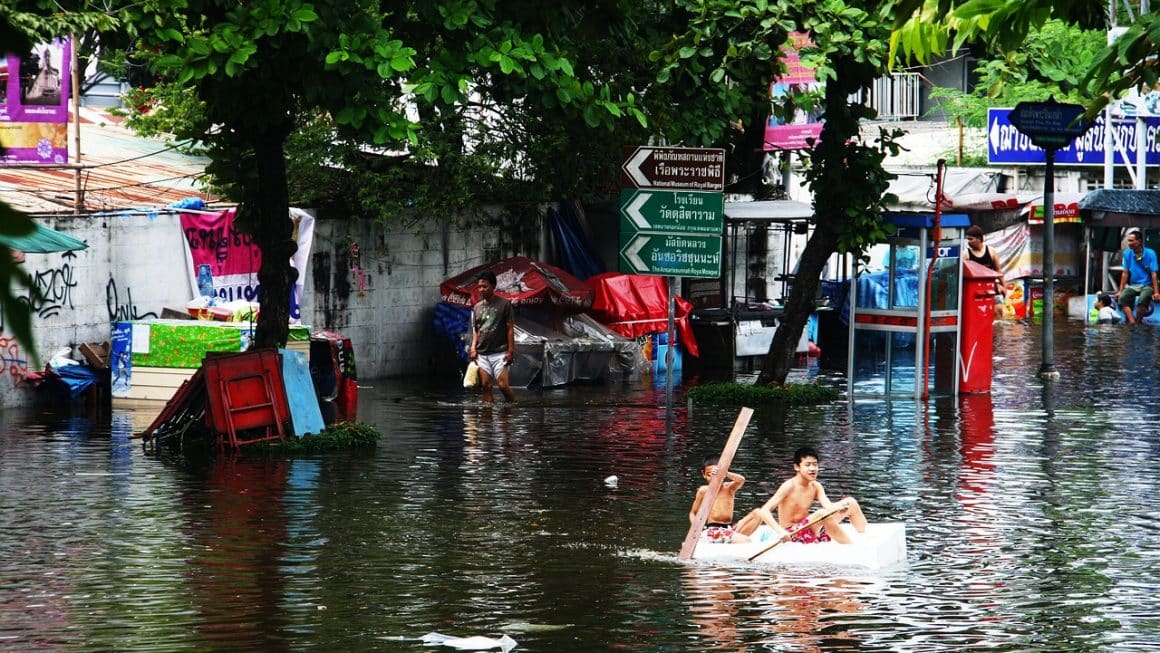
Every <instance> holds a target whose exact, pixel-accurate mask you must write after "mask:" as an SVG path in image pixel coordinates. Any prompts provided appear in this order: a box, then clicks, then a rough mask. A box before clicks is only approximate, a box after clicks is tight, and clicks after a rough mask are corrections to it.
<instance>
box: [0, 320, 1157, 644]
mask: <svg viewBox="0 0 1160 653" xmlns="http://www.w3.org/2000/svg"><path fill="white" fill-rule="evenodd" d="M1058 326H1059V331H1058V334H1057V337H1056V364H1057V367H1058V368H1059V370H1060V372H1061V374H1062V381H1061V382H1060V383H1059V384H1058V385H1056V386H1054V387H1052V388H1050V389H1046V390H1045V389H1044V388H1043V387H1042V385H1041V384H1040V383H1039V382H1038V381H1036V379H1035V372H1036V370H1038V367H1039V356H1040V344H1039V343H1040V341H1039V334H1040V327H1039V326H1037V325H1022V324H1018V323H1004V324H1001V325H999V326H998V327H997V341H996V348H995V349H996V352H997V359H996V379H995V387H994V392H993V394H992V395H991V396H989V397H988V396H975V397H969V398H964V399H963V400H962V401H961V402H957V401H953V400H939V401H936V402H933V403H931V404H930V405H921V404H920V405H916V404H914V403H912V402H906V401H903V402H898V401H895V402H891V403H888V402H872V401H865V402H858V403H857V404H855V405H853V406H850V405H848V404H847V403H846V402H842V403H838V404H835V405H831V406H823V407H814V408H807V409H798V410H794V411H793V412H792V413H791V414H789V415H786V414H782V413H779V412H777V411H773V410H769V409H760V410H758V411H757V414H756V415H755V417H754V420H753V423H752V424H751V426H750V429H749V431H748V433H747V436H746V438H745V440H744V441H743V443H742V446H741V449H740V451H739V452H738V455H737V458H736V460H735V462H734V469H735V470H737V471H740V472H742V473H743V474H745V475H746V476H747V477H748V478H749V479H750V483H749V484H748V485H747V486H746V489H745V490H744V491H743V493H742V494H743V496H742V497H741V499H740V503H741V504H743V505H745V506H746V507H748V506H749V505H751V504H755V503H757V502H758V501H760V500H762V499H764V498H765V496H767V495H768V493H770V492H772V490H773V488H774V487H775V486H776V484H777V483H778V482H779V481H780V480H781V479H783V478H784V477H785V476H786V475H788V474H789V473H790V472H791V462H790V456H791V453H792V451H793V449H794V448H795V447H797V446H798V445H800V444H803V443H812V444H814V445H816V446H817V447H818V448H819V449H820V450H821V451H822V456H823V461H822V463H823V470H822V475H823V476H822V480H823V482H825V483H826V485H827V489H828V490H829V493H830V494H831V496H834V495H841V494H853V495H855V496H857V497H858V498H859V499H860V500H861V502H862V504H863V506H864V508H865V510H866V512H867V513H868V515H869V516H870V518H871V519H872V520H873V519H877V520H882V521H887V520H889V521H905V522H906V523H907V525H908V529H909V530H908V533H909V539H908V544H909V550H910V556H909V563H908V565H907V566H905V567H902V568H896V569H889V570H885V571H879V572H869V571H850V570H845V571H843V570H838V569H785V568H769V567H761V566H745V567H732V568H730V567H721V566H713V565H707V564H682V563H679V562H677V561H676V559H675V552H676V550H677V549H678V548H679V545H680V542H681V539H682V537H683V535H684V532H685V529H686V528H687V517H686V515H687V511H688V506H689V503H690V501H691V499H692V495H693V491H694V489H695V487H696V485H697V484H698V482H699V478H698V476H697V474H696V467H697V465H698V464H699V461H700V459H701V458H702V456H703V455H704V454H705V453H706V452H716V451H719V450H720V448H721V446H722V444H723V443H724V440H725V438H726V437H727V435H728V432H729V429H730V428H731V426H732V424H733V420H734V418H735V417H736V410H735V409H732V408H730V409H712V408H703V407H695V408H694V410H693V412H692V413H691V414H690V413H689V411H688V410H687V408H686V406H685V405H684V403H683V402H682V401H678V402H677V410H676V411H675V414H674V415H673V417H672V420H671V423H666V416H665V410H664V403H665V400H664V393H663V389H662V388H661V387H660V386H656V387H654V386H653V385H652V384H651V383H649V382H644V383H641V384H634V385H623V384H613V385H605V386H587V387H584V386H581V387H575V388H569V389H564V390H559V391H550V392H545V393H543V394H540V395H535V394H528V393H525V394H524V395H522V400H523V403H521V404H520V405H518V406H516V407H511V408H507V407H502V406H500V407H496V408H494V409H491V410H487V409H484V408H482V407H481V406H480V405H479V404H477V403H476V402H475V401H474V399H473V398H469V397H467V396H466V395H465V394H464V391H463V390H461V389H459V388H458V387H457V385H458V384H457V379H447V380H446V383H444V384H442V385H441V386H439V387H432V386H422V385H421V384H420V385H417V384H416V382H414V381H401V380H397V381H364V382H363V383H364V386H367V387H364V388H362V390H361V395H360V409H361V411H362V413H361V415H360V417H361V418H362V419H363V420H364V421H368V422H371V423H374V424H376V425H377V426H378V427H379V428H380V429H381V430H382V431H383V432H384V433H385V436H386V437H385V439H384V442H383V443H382V445H381V446H380V447H379V448H378V450H376V451H375V452H374V453H371V454H369V455H368V454H337V455H326V456H320V457H315V458H308V459H298V460H293V461H245V460H228V459H226V460H218V461H216V462H211V463H191V462H182V461H171V460H165V459H159V458H156V457H150V456H146V455H144V454H143V453H142V450H141V448H140V446H139V443H138V442H137V441H131V440H130V439H129V436H130V433H131V432H132V431H133V430H135V429H139V428H140V426H141V424H140V422H141V416H134V415H133V414H132V413H129V412H125V411H115V412H114V413H113V416H112V419H111V423H110V420H108V419H107V418H106V419H104V420H101V419H96V420H90V419H89V418H87V417H84V416H76V415H67V414H50V413H42V412H32V411H15V412H14V411H8V412H5V413H2V414H0V649H2V650H78V651H79V650H85V651H106V650H117V651H167V652H168V651H207V650H262V651H280V650H286V651H291V650H294V651H297V650H320V651H419V650H433V651H438V650H447V651H450V650H453V649H450V648H433V649H428V648H426V647H425V646H424V645H423V644H422V642H420V641H419V638H420V637H422V636H423V635H424V634H426V633H428V632H431V631H437V632H441V633H445V634H449V635H457V636H470V635H488V636H492V637H499V636H500V635H501V634H507V635H510V636H511V637H513V638H514V639H515V640H516V641H517V642H518V643H519V648H518V649H517V650H522V651H605V650H625V651H711V650H722V651H738V650H766V651H794V652H797V651H842V650H849V651H853V650H858V651H868V650H888V651H946V650H978V649H987V650H1000V651H1030V650H1039V651H1097V650H1099V651H1145V650H1155V646H1156V645H1155V642H1157V641H1160V618H1158V617H1157V616H1156V612H1157V611H1156V601H1155V598H1154V597H1155V591H1156V588H1157V587H1158V586H1160V571H1158V569H1160V565H1157V562H1160V559H1158V558H1160V531H1158V529H1157V528H1156V525H1155V521H1154V515H1155V514H1156V513H1157V512H1158V511H1160V498H1158V497H1160V493H1158V491H1157V479H1158V478H1160V463H1158V460H1160V451H1158V450H1160V428H1158V427H1157V426H1156V424H1157V419H1158V416H1160V404H1158V403H1157V401H1156V400H1155V398H1154V397H1155V394H1156V388H1157V387H1160V383H1158V381H1160V379H1158V378H1157V377H1158V375H1160V373H1158V372H1157V352H1158V351H1160V346H1158V345H1160V335H1158V333H1160V332H1158V331H1157V330H1156V329H1151V328H1147V327H1138V328H1134V329H1126V328H1123V327H1098V328H1086V329H1085V328H1084V327H1082V326H1081V325H1078V324H1076V323H1069V322H1061V323H1060V324H1059V325H1058ZM686 381H688V380H687V379H686ZM147 421H148V420H146V423H147ZM669 427H671V431H672V433H673V435H672V437H666V431H667V430H668V429H669ZM611 474H615V475H617V476H618V477H619V484H618V485H617V487H615V488H610V487H608V486H606V485H605V483H604V482H603V479H604V478H605V477H607V476H609V475H611Z"/></svg>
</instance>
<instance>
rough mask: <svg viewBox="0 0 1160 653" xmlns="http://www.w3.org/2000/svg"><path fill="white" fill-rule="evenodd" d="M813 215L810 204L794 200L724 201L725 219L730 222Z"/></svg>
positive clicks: (781, 219) (781, 220) (790, 218)
mask: <svg viewBox="0 0 1160 653" xmlns="http://www.w3.org/2000/svg"><path fill="white" fill-rule="evenodd" d="M813 217H814V208H813V207H812V206H810V205H809V204H806V203H805V202H795V201H794V200H760V201H756V202H725V220H727V221H730V222H795V221H803V220H810V219H812V218H813Z"/></svg>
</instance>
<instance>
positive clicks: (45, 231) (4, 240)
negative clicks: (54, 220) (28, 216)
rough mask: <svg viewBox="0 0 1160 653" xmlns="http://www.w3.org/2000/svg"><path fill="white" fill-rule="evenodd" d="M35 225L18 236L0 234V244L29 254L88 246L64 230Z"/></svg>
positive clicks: (67, 250)
mask: <svg viewBox="0 0 1160 653" xmlns="http://www.w3.org/2000/svg"><path fill="white" fill-rule="evenodd" d="M35 227H36V228H35V229H33V230H32V231H31V232H30V233H27V234H21V235H19V236H13V235H8V234H0V245H7V246H8V248H9V249H15V250H19V251H21V252H26V253H29V254H51V253H52V252H72V251H76V250H78V249H85V248H87V247H88V245H86V244H85V242H84V241H83V240H80V239H78V238H76V237H74V236H70V235H68V234H66V233H64V232H61V231H57V230H55V229H50V228H48V227H45V226H42V225H39V224H38V225H35Z"/></svg>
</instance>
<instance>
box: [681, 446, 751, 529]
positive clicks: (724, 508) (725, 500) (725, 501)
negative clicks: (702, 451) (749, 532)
mask: <svg viewBox="0 0 1160 653" xmlns="http://www.w3.org/2000/svg"><path fill="white" fill-rule="evenodd" d="M719 471H720V469H719V468H718V467H717V457H716V456H710V457H708V458H705V461H704V462H703V463H701V477H702V478H704V479H705V485H702V486H701V487H699V488H697V498H695V499H693V507H692V508H690V509H689V523H690V524H691V523H693V522H694V521H695V520H696V519H697V511H699V510H700V509H701V503H702V502H703V501H704V499H705V495H706V494H708V493H709V484H710V483H712V482H713V477H715V476H717V474H718V473H719ZM742 485H745V477H744V476H742V475H741V474H736V473H734V472H725V479H724V480H723V481H722V482H721V489H720V490H718V492H717V498H716V499H714V500H713V507H712V508H711V509H710V510H709V517H708V519H706V520H705V530H704V531H703V534H704V536H705V537H706V538H708V540H709V541H710V542H715V543H718V544H739V543H741V542H748V541H749V538H748V537H747V536H745V535H742V534H741V533H739V532H737V530H736V529H734V528H733V500H734V499H735V498H736V497H737V491H738V490H740V489H741V486H742Z"/></svg>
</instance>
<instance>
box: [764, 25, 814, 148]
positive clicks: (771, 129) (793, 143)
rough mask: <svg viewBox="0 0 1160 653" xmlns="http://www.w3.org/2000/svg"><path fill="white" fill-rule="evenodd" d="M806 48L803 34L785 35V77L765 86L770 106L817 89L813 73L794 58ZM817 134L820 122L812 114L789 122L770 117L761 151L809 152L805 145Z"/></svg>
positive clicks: (783, 53)
mask: <svg viewBox="0 0 1160 653" xmlns="http://www.w3.org/2000/svg"><path fill="white" fill-rule="evenodd" d="M809 44H810V39H809V37H808V36H807V35H805V34H801V33H798V32H795V33H793V34H790V35H789V41H788V42H787V43H786V44H785V46H783V47H782V62H783V63H784V64H785V68H786V71H785V74H783V75H780V76H779V77H778V78H777V79H775V80H773V83H772V84H770V86H769V94H770V99H771V100H772V101H773V102H778V101H780V98H783V97H785V96H786V95H799V94H801V93H803V92H806V91H811V90H815V89H817V87H818V80H817V77H815V76H814V71H813V69H812V68H806V67H805V66H803V65H802V63H801V58H800V57H799V56H798V51H799V50H800V49H801V48H802V47H804V46H807V45H809ZM821 134H822V122H821V121H820V120H819V119H818V117H817V116H816V115H815V114H812V113H807V112H805V111H802V110H798V111H797V112H796V113H795V114H794V116H793V118H792V119H790V120H785V119H783V118H780V117H775V116H771V117H770V119H769V124H767V125H766V126H765V151H766V152H769V151H771V150H805V149H809V147H810V146H809V144H808V143H807V142H806V141H807V140H808V139H814V140H817V138H818V137H819V136H821Z"/></svg>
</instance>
